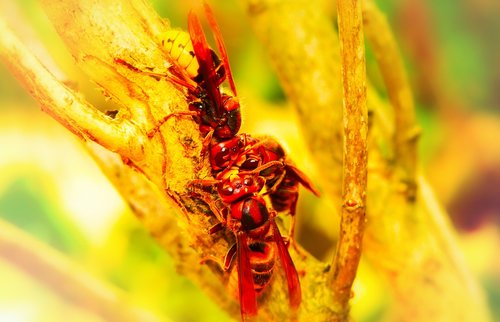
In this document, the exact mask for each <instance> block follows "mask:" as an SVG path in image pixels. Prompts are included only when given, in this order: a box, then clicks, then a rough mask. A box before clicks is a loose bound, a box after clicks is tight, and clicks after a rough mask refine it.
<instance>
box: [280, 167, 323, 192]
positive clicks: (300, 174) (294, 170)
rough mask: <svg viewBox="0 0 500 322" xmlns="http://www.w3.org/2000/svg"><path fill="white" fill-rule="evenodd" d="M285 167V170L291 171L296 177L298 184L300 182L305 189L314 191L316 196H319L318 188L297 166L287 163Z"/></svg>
mask: <svg viewBox="0 0 500 322" xmlns="http://www.w3.org/2000/svg"><path fill="white" fill-rule="evenodd" d="M286 168H287V171H291V172H292V173H293V174H294V175H295V176H296V177H297V179H298V180H299V182H300V184H302V185H303V186H304V187H305V188H306V189H307V190H309V191H311V192H312V193H314V195H315V196H316V197H319V191H318V189H317V188H316V187H315V186H314V185H313V183H312V182H311V180H309V178H308V177H307V176H306V174H305V173H304V172H302V171H300V170H299V168H297V167H296V166H294V165H291V164H287V166H286Z"/></svg>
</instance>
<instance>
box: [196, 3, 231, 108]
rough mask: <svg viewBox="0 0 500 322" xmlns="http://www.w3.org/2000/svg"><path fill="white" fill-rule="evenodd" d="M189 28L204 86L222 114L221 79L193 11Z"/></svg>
mask: <svg viewBox="0 0 500 322" xmlns="http://www.w3.org/2000/svg"><path fill="white" fill-rule="evenodd" d="M188 30H189V36H190V37H191V42H192V44H193V49H194V53H195V56H196V59H197V60H198V64H199V65H200V67H199V75H201V77H202V78H203V84H204V88H205V90H206V92H207V94H208V97H209V99H210V100H211V101H212V102H214V103H215V104H216V106H217V109H218V113H219V115H222V108H223V104H222V97H221V94H220V91H219V81H218V77H217V71H216V70H215V66H214V60H213V58H212V51H211V49H210V47H209V46H208V42H207V38H206V37H205V33H204V32H203V28H202V27H201V22H200V19H198V16H196V14H194V13H193V12H190V13H189V17H188Z"/></svg>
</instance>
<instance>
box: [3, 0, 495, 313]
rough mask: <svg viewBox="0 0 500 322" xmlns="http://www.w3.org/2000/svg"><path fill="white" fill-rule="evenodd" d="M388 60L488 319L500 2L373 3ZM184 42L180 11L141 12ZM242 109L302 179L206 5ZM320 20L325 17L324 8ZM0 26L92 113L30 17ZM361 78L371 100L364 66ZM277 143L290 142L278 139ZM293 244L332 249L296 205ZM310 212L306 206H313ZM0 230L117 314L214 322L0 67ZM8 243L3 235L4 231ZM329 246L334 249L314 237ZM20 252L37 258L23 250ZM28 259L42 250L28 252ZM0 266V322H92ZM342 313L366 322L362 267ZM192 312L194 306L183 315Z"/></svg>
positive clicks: (236, 16) (272, 107) (227, 15)
mask: <svg viewBox="0 0 500 322" xmlns="http://www.w3.org/2000/svg"><path fill="white" fill-rule="evenodd" d="M378 2H379V5H380V7H381V9H382V10H383V11H384V12H385V13H386V14H387V16H388V20H389V22H390V24H391V25H392V26H393V30H394V32H395V35H396V37H397V39H398V42H399V44H400V46H401V51H402V55H403V57H404V59H405V62H406V64H407V70H408V73H409V76H410V79H411V82H412V86H413V90H414V94H415V98H416V103H417V113H418V118H419V122H420V126H421V127H422V138H421V141H420V161H421V165H422V169H423V171H424V172H425V173H426V174H427V177H428V179H429V181H430V182H431V184H432V186H433V187H434V188H435V192H436V194H437V196H438V199H439V200H440V201H441V202H442V203H443V205H444V207H445V208H446V209H447V211H448V212H449V214H450V218H451V220H452V222H453V224H454V226H455V227H456V229H457V231H458V234H459V238H460V244H461V248H462V249H463V251H464V254H465V256H466V260H467V262H468V264H469V266H470V268H471V270H472V271H473V272H474V274H475V275H476V276H477V277H478V279H479V280H480V282H481V284H482V285H483V286H484V289H485V290H486V292H487V295H488V299H489V303H490V306H491V308H492V310H493V312H494V316H497V317H500V257H499V256H498V255H497V253H496V250H497V249H498V246H499V245H500V234H499V228H500V226H499V225H500V220H499V218H500V143H499V141H500V91H498V90H495V89H496V88H500V2H499V1H497V0H480V1H477V0H476V1H472V0H460V1H456V0H442V1H429V0H427V1H419V0H400V1H396V0H390V1H378ZM152 3H153V5H154V6H155V8H156V9H157V10H158V12H159V13H160V14H161V15H162V16H163V17H166V18H168V19H170V21H171V24H172V25H173V26H176V27H180V28H183V29H185V28H186V24H187V19H186V17H187V13H188V12H189V10H190V8H191V7H192V6H193V3H194V1H186V2H181V1H159V0H154V1H152ZM211 3H212V5H213V7H214V8H215V12H216V16H217V19H218V21H219V23H220V25H221V30H222V33H223V35H224V39H225V42H226V45H227V47H228V51H229V58H230V61H231V66H232V69H233V74H234V77H235V81H236V84H237V87H238V90H239V93H240V94H239V95H240V96H241V97H242V100H243V103H244V107H243V118H244V121H243V122H244V124H243V129H242V130H243V131H244V132H249V133H255V134H270V133H272V134H273V135H274V136H277V137H278V138H279V139H280V141H282V142H284V144H285V146H286V147H287V149H288V150H289V151H290V154H291V155H293V158H294V160H296V162H297V163H298V164H299V165H300V166H301V168H303V169H304V170H305V171H306V172H307V173H311V172H312V173H314V169H313V168H312V166H311V165H310V162H308V159H307V156H306V155H305V154H304V153H301V150H302V149H303V146H304V143H303V142H302V140H301V136H300V131H299V130H298V128H297V124H296V119H295V115H294V113H293V112H292V110H291V109H290V106H288V105H287V102H286V99H285V97H284V95H283V92H282V91H281V89H280V86H279V83H278V81H277V80H276V78H275V76H274V73H273V71H272V69H271V67H270V65H269V62H268V59H267V57H266V56H265V54H264V51H263V49H262V48H261V47H260V44H259V43H258V42H257V41H256V39H255V38H254V36H253V35H252V32H251V28H250V26H249V24H248V22H247V21H246V18H245V16H244V12H243V9H242V7H241V6H239V4H238V3H234V2H230V3H228V2H223V1H211ZM327 8H328V10H330V12H331V13H332V15H334V9H335V7H334V5H331V4H330V5H329V6H327ZM0 11H1V12H2V16H5V17H8V19H10V21H9V23H10V25H11V26H12V28H13V29H14V30H15V31H16V33H17V34H18V36H19V37H20V38H21V39H23V42H24V43H25V44H26V45H28V46H29V47H30V48H31V49H32V50H33V51H34V52H35V53H36V55H37V56H38V57H40V59H41V60H42V61H44V63H45V64H47V65H49V66H57V67H58V68H59V69H60V70H61V75H58V76H61V78H63V77H62V75H66V77H67V79H68V80H70V83H71V86H73V87H75V88H77V89H78V90H79V91H81V92H82V93H83V94H84V95H85V97H86V98H87V99H88V100H89V101H90V102H92V103H93V104H94V105H95V106H99V107H103V108H106V106H108V105H109V102H107V101H106V100H105V99H104V97H103V96H102V95H101V93H100V91H99V90H98V89H97V88H96V85H94V84H93V83H91V82H89V81H88V79H87V78H86V76H85V75H84V74H83V73H82V72H81V71H80V70H78V69H76V67H75V65H74V63H73V59H72V57H70V55H69V54H68V53H67V52H66V51H65V49H64V46H63V44H62V42H61V40H60V39H59V38H58V36H57V35H56V33H55V32H54V30H53V28H52V26H51V24H50V22H49V21H48V20H47V18H46V17H45V15H44V13H43V11H42V10H41V8H40V7H39V5H38V3H37V2H36V1H34V0H23V1H17V2H16V3H14V2H10V3H3V2H2V4H0ZM367 66H368V72H369V75H370V77H371V79H372V80H373V82H374V84H375V86H379V87H380V88H383V85H382V81H381V78H380V76H379V75H378V74H377V70H376V68H375V62H374V60H373V57H372V56H370V54H369V55H368V62H367ZM290 129H291V130H290ZM303 195H304V196H303V197H302V198H303V200H302V202H301V205H300V209H299V211H302V212H305V211H304V210H306V209H307V210H308V211H309V210H311V209H313V211H312V212H313V213H312V214H303V215H300V214H299V216H300V217H299V221H300V223H299V224H302V225H301V226H300V227H299V242H302V243H303V244H304V245H305V246H306V247H310V248H309V250H310V251H311V252H312V253H313V254H314V255H315V256H317V257H319V258H330V256H331V254H332V245H319V246H317V247H316V248H313V247H312V246H308V245H307V240H306V239H305V238H303V240H302V241H301V236H306V235H307V231H308V229H310V227H308V226H307V216H309V215H311V216H316V215H317V216H321V215H322V214H323V215H324V213H325V212H328V211H329V209H330V208H329V207H331V205H324V204H321V203H318V201H317V200H316V199H314V198H313V197H312V196H310V195H309V194H307V193H304V194H303ZM318 204H319V205H318ZM0 219H1V220H2V221H4V222H7V223H9V224H10V225H12V226H14V227H17V228H18V230H20V231H21V233H24V234H20V235H19V238H20V240H21V241H20V242H21V243H22V242H23V240H24V239H25V238H26V239H27V240H30V239H29V238H30V237H34V239H35V240H36V241H38V242H40V243H41V244H43V245H48V246H50V247H51V248H53V249H55V250H56V253H55V254H56V255H55V256H58V255H61V256H62V257H63V258H65V259H66V260H69V261H70V262H72V263H74V265H76V266H78V267H80V268H82V269H83V270H85V271H86V272H88V273H89V274H90V275H91V276H93V277H95V278H96V279H98V280H100V281H102V282H103V283H104V284H105V285H109V286H110V287H111V288H113V289H119V290H120V291H119V292H120V294H123V296H124V297H125V298H126V299H127V302H130V303H133V305H134V306H137V307H140V308H142V309H144V310H146V311H149V312H152V313H153V314H155V315H157V316H159V317H160V318H161V319H172V320H173V321H226V320H230V319H229V317H228V316H227V315H226V314H225V313H224V312H221V311H220V309H219V308H218V307H217V306H216V305H215V304H213V303H212V302H211V301H210V299H209V298H208V297H207V296H206V295H205V294H203V293H202V292H201V291H200V290H198V289H197V288H196V287H195V286H194V285H192V283H191V282H190V281H189V280H186V279H185V278H183V277H182V276H180V275H178V274H177V273H176V272H175V268H174V266H173V263H172V262H171V260H170V259H169V257H168V256H167V255H166V254H165V253H164V252H163V251H162V250H161V249H160V248H159V247H158V246H157V245H156V243H155V242H154V240H152V239H151V238H150V237H149V235H148V233H147V232H146V231H145V230H144V229H143V228H142V227H141V226H140V224H139V222H138V221H137V220H136V219H135V218H134V216H133V214H132V213H131V212H130V210H129V209H128V208H127V206H126V205H125V203H124V201H123V200H122V199H121V197H120V196H119V195H118V194H117V193H116V192H115V190H114V188H113V187H112V186H111V185H110V183H108V182H107V180H106V178H105V177H104V175H103V174H102V173H101V172H100V170H99V169H98V168H97V166H96V165H95V164H94V162H93V161H92V159H91V158H90V157H89V156H88V155H87V153H86V151H85V149H84V148H83V147H82V146H81V144H80V143H79V141H78V140H77V139H76V138H75V137H74V136H73V135H72V134H70V133H69V132H68V131H66V130H65V129H64V128H62V127H61V126H60V125H58V124H57V122H55V121H54V120H52V119H51V118H50V117H49V116H47V115H45V114H44V113H42V112H41V111H40V108H39V106H37V104H36V102H35V101H34V100H33V99H32V98H31V97H30V96H29V95H28V94H27V93H26V92H25V91H24V90H23V89H22V88H21V87H20V85H19V84H18V83H17V81H16V80H15V79H14V78H13V77H12V76H11V75H10V74H9V71H8V70H7V69H6V67H5V66H4V65H2V64H0ZM15 231H17V230H15ZM0 234H2V232H1V231H0ZM326 238H331V239H334V238H335V236H326ZM34 247H38V246H37V244H34ZM41 249H42V248H41ZM43 278H44V277H43V276H37V275H36V274H26V273H25V272H24V271H23V270H22V269H19V267H17V266H14V265H12V263H11V262H10V261H9V260H5V259H2V258H0V284H1V285H2V287H0V321H9V322H10V321H19V322H21V321H23V322H24V321H26V322H28V321H65V320H66V319H65V318H64V317H65V316H68V315H69V314H71V316H72V319H73V320H74V321H101V319H100V318H99V317H97V316H93V315H92V314H90V313H88V312H87V311H86V310H85V308H84V307H79V306H75V305H73V304H72V302H71V301H70V300H69V299H65V298H61V297H60V296H58V295H57V294H56V293H55V292H53V290H51V288H50V287H46V286H45V285H44V284H43V283H41V282H40V280H43ZM355 292H356V297H355V298H354V301H355V303H353V308H354V312H353V314H354V317H355V319H356V320H357V321H379V320H380V319H381V318H380V317H381V316H383V312H384V306H385V305H386V304H387V300H386V299H385V298H384V296H383V294H384V290H383V284H381V283H380V282H379V281H377V278H376V274H374V272H372V271H370V268H369V267H367V266H366V265H362V267H361V270H360V273H359V279H358V281H357V283H356V286H355ZM193 303H196V305H193Z"/></svg>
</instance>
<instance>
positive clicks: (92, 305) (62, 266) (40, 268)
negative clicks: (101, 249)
mask: <svg viewBox="0 0 500 322" xmlns="http://www.w3.org/2000/svg"><path fill="white" fill-rule="evenodd" d="M0 257H1V258H2V259H5V260H7V262H9V263H10V264H12V265H14V266H15V267H17V268H19V269H20V270H21V271H24V272H25V273H27V274H28V275H30V276H31V277H33V278H34V279H35V280H37V281H38V282H40V283H41V284H44V285H45V286H47V287H48V288H49V289H50V291H52V292H54V293H56V294H58V295H59V296H60V297H61V298H62V299H63V300H69V301H70V302H71V303H72V304H73V305H76V306H78V307H80V308H83V309H85V310H87V311H89V312H91V313H93V314H96V315H98V316H101V317H102V318H103V319H104V320H106V321H130V322H132V321H151V322H152V321H160V320H159V319H158V318H157V317H155V316H153V315H152V314H151V313H149V312H146V311H142V310H138V309H136V308H134V307H133V306H131V305H130V303H128V302H127V301H126V299H125V297H124V295H123V294H121V292H120V291H119V290H117V289H114V288H113V287H112V286H111V285H106V284H104V283H103V282H101V281H99V280H97V279H95V278H94V277H93V276H91V275H89V274H88V273H87V272H85V271H84V270H82V269H81V268H80V267H78V266H76V265H75V264H73V263H71V262H70V261H68V260H67V259H66V258H65V257H64V256H62V255H61V254H59V253H57V252H56V251H55V250H53V249H51V248H49V247H48V246H46V245H44V244H43V243H41V242H39V241H37V240H36V239H34V238H33V237H31V236H30V235H28V234H26V233H24V232H23V231H21V230H19V229H18V228H16V227H14V226H12V225H11V224H9V223H7V222H5V221H2V220H0Z"/></svg>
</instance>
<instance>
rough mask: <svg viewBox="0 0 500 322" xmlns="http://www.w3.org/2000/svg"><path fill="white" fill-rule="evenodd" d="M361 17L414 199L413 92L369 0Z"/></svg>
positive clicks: (388, 30)
mask: <svg viewBox="0 0 500 322" xmlns="http://www.w3.org/2000/svg"><path fill="white" fill-rule="evenodd" d="M363 19H364V21H363V23H364V27H365V33H366V38H367V40H368V42H369V44H370V46H371V47H372V49H373V52H374V53H375V58H376V60H377V63H378V65H379V68H380V71H381V73H382V77H383V79H384V83H385V86H386V89H387V94H388V96H389V99H390V101H391V104H392V107H393V109H394V115H395V132H394V135H393V144H394V147H395V161H396V168H397V169H398V170H400V172H401V181H402V182H403V183H404V184H406V185H407V187H408V200H409V201H411V202H414V201H415V193H416V191H415V188H416V183H415V177H416V168H417V143H418V136H419V134H420V129H419V127H418V126H417V124H416V119H415V107H414V101H413V95H412V92H411V89H410V85H409V84H408V79H407V75H406V72H405V69H404V65H403V61H402V57H401V55H400V53H399V50H398V47H397V44H396V41H395V39H394V36H393V34H392V32H391V28H390V26H389V24H388V23H387V20H386V19H385V17H384V15H383V14H382V13H381V12H380V10H379V9H378V8H377V6H376V4H375V3H374V2H373V1H372V0H364V3H363Z"/></svg>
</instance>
